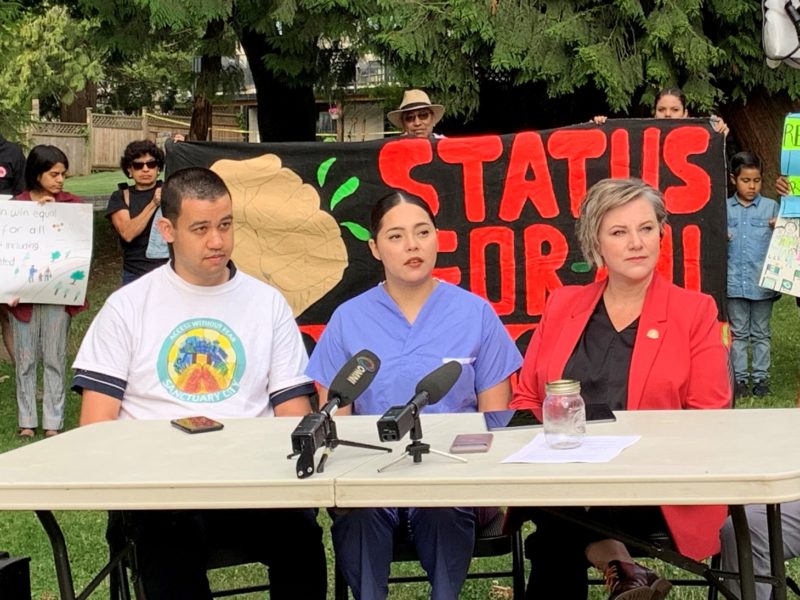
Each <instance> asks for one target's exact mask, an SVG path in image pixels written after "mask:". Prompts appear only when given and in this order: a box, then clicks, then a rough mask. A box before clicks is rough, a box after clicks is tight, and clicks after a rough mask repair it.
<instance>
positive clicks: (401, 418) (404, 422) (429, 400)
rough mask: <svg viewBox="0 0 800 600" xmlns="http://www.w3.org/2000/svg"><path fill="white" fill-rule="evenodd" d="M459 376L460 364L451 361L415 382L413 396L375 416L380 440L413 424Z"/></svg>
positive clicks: (393, 437)
mask: <svg viewBox="0 0 800 600" xmlns="http://www.w3.org/2000/svg"><path fill="white" fill-rule="evenodd" d="M460 376H461V363H459V362H457V361H454V360H451V361H450V362H447V363H445V364H443V365H442V366H441V367H439V368H438V369H436V370H435V371H432V372H430V373H428V374H427V375H426V376H425V377H423V378H422V380H421V381H420V382H419V383H418V384H417V387H416V390H415V393H414V397H413V398H411V400H409V401H408V402H407V403H406V404H405V405H402V406H392V407H391V408H390V409H389V410H387V411H386V412H385V413H384V414H383V416H382V417H381V418H380V419H378V437H379V438H380V440H381V441H382V442H394V441H397V440H400V439H402V438H403V436H405V434H406V433H408V432H409V431H410V430H411V429H412V428H413V427H414V425H415V424H416V422H417V419H418V418H419V414H420V412H422V409H423V408H425V407H426V406H428V405H432V404H436V403H437V402H438V401H439V400H441V399H442V398H443V397H444V396H445V394H447V392H449V391H450V389H451V388H452V387H453V386H454V385H455V383H456V381H458V378H459V377H460Z"/></svg>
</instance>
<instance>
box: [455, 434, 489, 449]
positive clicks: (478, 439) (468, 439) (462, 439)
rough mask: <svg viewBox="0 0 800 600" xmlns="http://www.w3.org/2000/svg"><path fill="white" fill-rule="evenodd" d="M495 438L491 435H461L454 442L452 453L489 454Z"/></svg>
mask: <svg viewBox="0 0 800 600" xmlns="http://www.w3.org/2000/svg"><path fill="white" fill-rule="evenodd" d="M493 437H494V435H493V434H491V433H460V434H458V435H457V436H456V437H455V439H454V440H453V444H452V445H451V446H450V452H451V453H453V454H473V453H477V452H488V451H489V448H490V447H491V446H492V438H493Z"/></svg>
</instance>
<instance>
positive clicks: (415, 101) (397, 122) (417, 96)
mask: <svg viewBox="0 0 800 600" xmlns="http://www.w3.org/2000/svg"><path fill="white" fill-rule="evenodd" d="M420 108H430V109H431V112H432V113H433V124H434V125H436V123H438V122H439V121H440V120H441V119H442V115H444V106H442V105H441V104H431V99H430V98H428V94H426V93H425V92H423V91H422V90H406V91H405V92H404V93H403V101H402V102H401V103H400V108H398V109H397V110H393V111H391V112H390V113H389V114H388V115H386V118H387V119H389V122H390V123H391V124H392V125H394V126H395V127H398V128H400V129H403V113H404V112H408V111H411V110H418V109H420Z"/></svg>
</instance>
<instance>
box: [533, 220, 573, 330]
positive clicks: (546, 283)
mask: <svg viewBox="0 0 800 600" xmlns="http://www.w3.org/2000/svg"><path fill="white" fill-rule="evenodd" d="M524 235H525V238H524V239H525V309H526V311H527V313H528V314H529V315H541V314H542V313H543V312H544V305H545V301H546V300H547V294H548V293H549V292H552V291H553V290H555V289H557V288H560V287H561V286H562V285H564V284H563V283H561V280H560V279H559V278H558V275H557V274H556V271H558V269H560V268H561V267H562V266H564V261H565V260H566V259H567V253H568V251H569V244H568V243H567V238H565V237H564V234H563V233H561V232H560V231H559V230H558V229H556V228H555V227H553V226H552V225H531V226H529V227H526V228H525V234H524ZM545 245H547V246H548V251H547V252H545Z"/></svg>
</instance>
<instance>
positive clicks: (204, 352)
mask: <svg viewBox="0 0 800 600" xmlns="http://www.w3.org/2000/svg"><path fill="white" fill-rule="evenodd" d="M307 362H308V357H307V355H306V351H305V347H304V346H303V342H302V338H301V336H300V331H299V329H298V328H297V324H296V323H295V321H294V318H293V316H292V312H291V309H290V308H289V305H288V304H287V303H286V300H285V299H284V298H283V296H281V294H280V292H278V291H277V290H275V289H274V288H272V287H270V286H268V285H267V284H265V283H263V282H261V281H258V280H257V279H255V278H253V277H250V276H249V275H247V274H245V273H242V272H241V271H236V272H235V273H234V274H233V276H232V277H231V279H230V280H229V281H227V282H226V283H223V284H222V285H218V286H196V285H191V284H189V283H187V282H186V281H184V280H183V279H181V278H180V277H179V276H178V275H177V274H176V273H175V271H174V270H173V269H172V267H171V266H170V265H169V264H167V265H164V266H162V267H159V268H158V269H155V270H154V271H152V272H151V273H148V274H147V275H145V276H143V277H141V278H139V279H138V280H136V281H134V282H133V283H130V284H128V285H126V286H124V287H122V288H121V289H119V290H118V291H116V292H114V293H113V294H112V295H111V296H110V297H109V298H108V300H107V301H106V303H105V305H104V306H103V308H102V309H101V310H100V312H99V313H98V314H97V316H96V317H95V319H94V321H93V322H92V324H91V326H90V327H89V330H88V331H87V332H86V336H85V337H84V339H83V342H82V343H81V347H80V350H79V351H78V355H77V357H76V358H75V363H74V364H73V368H74V369H76V371H77V372H76V376H75V382H74V387H75V388H76V389H78V390H81V389H84V388H86V389H93V390H96V391H101V392H103V393H107V394H109V395H111V396H113V397H117V398H120V399H121V400H122V407H121V410H120V415H119V417H120V418H128V419H164V418H170V419H171V418H179V417H185V416H192V415H204V416H207V417H211V418H231V417H235V418H239V417H259V416H265V415H268V414H271V413H272V406H273V405H274V404H279V403H280V402H282V401H283V400H288V399H289V398H293V397H296V396H298V395H303V394H308V393H310V392H311V391H313V384H312V383H311V382H310V379H309V378H308V377H306V376H305V375H304V374H303V372H304V370H305V368H306V363H307Z"/></svg>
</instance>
